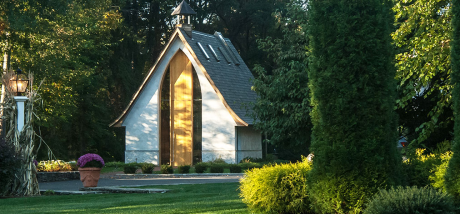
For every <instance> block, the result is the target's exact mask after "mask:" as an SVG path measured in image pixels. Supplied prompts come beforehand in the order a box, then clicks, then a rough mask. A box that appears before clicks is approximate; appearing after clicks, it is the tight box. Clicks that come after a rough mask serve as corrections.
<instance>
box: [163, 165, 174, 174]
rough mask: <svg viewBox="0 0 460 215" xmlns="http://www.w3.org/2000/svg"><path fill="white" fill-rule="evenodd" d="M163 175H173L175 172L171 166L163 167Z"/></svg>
mask: <svg viewBox="0 0 460 215" xmlns="http://www.w3.org/2000/svg"><path fill="white" fill-rule="evenodd" d="M161 173H162V174H173V173H174V170H173V167H172V166H171V165H161Z"/></svg>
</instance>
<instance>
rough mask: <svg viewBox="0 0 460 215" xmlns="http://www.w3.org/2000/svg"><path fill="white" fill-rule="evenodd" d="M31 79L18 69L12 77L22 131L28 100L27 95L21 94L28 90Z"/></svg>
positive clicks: (12, 89)
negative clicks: (25, 104) (25, 105)
mask: <svg viewBox="0 0 460 215" xmlns="http://www.w3.org/2000/svg"><path fill="white" fill-rule="evenodd" d="M28 84H29V80H28V79H27V76H26V75H24V74H22V70H20V69H17V70H16V75H13V78H11V79H10V83H9V85H10V89H11V91H12V92H13V93H14V94H15V95H16V96H15V97H14V100H15V101H16V106H17V108H18V118H17V124H18V131H19V132H21V131H22V129H23V128H24V102H25V101H27V99H28V98H27V96H21V95H22V93H25V92H26V89H27V85H28Z"/></svg>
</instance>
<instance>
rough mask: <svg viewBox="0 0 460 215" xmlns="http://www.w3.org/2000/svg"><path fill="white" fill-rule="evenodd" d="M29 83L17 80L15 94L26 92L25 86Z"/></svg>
mask: <svg viewBox="0 0 460 215" xmlns="http://www.w3.org/2000/svg"><path fill="white" fill-rule="evenodd" d="M28 83H29V81H27V80H18V84H17V90H18V91H17V92H19V93H24V92H26V89H27V84H28Z"/></svg>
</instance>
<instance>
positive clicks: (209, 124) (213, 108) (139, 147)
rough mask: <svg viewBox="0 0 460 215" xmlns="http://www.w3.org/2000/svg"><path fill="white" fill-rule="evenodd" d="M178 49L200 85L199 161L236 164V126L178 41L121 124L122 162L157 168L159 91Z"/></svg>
mask: <svg viewBox="0 0 460 215" xmlns="http://www.w3.org/2000/svg"><path fill="white" fill-rule="evenodd" d="M179 49H181V50H183V51H184V53H185V55H186V56H187V57H188V58H189V60H190V61H191V62H192V65H193V66H194V68H195V70H196V73H197V76H198V79H199V81H200V85H201V93H202V104H203V107H202V160H203V161H210V160H213V159H216V158H219V157H221V158H223V159H225V160H226V161H227V162H228V163H235V162H236V146H235V142H236V141H235V126H236V123H235V121H234V120H233V118H232V117H231V115H230V113H229V112H228V111H227V108H226V107H225V106H224V104H223V103H222V102H221V100H220V99H219V97H218V96H217V93H216V92H215V91H214V89H213V87H212V86H211V84H210V83H209V81H208V80H207V79H206V77H205V75H204V74H203V72H202V71H201V69H200V67H199V66H198V64H197V62H196V61H195V60H194V59H193V57H192V55H191V54H190V52H189V51H188V50H187V49H186V48H185V46H184V44H183V43H182V41H180V39H176V40H174V41H173V42H172V43H171V46H170V49H169V50H168V51H167V53H165V55H164V57H163V60H162V61H161V62H159V63H158V64H157V68H156V69H155V70H156V71H155V72H154V73H153V74H152V76H151V78H150V80H149V81H148V82H147V83H146V85H145V88H144V90H143V91H142V93H141V94H140V95H139V96H138V98H137V100H136V102H135V103H134V104H133V106H132V108H131V110H130V111H129V113H128V115H127V116H126V118H125V120H124V122H123V124H122V126H125V127H126V151H125V162H126V163H130V162H149V163H154V164H156V165H158V164H159V160H160V157H159V156H160V155H159V137H160V134H159V125H160V123H159V114H160V112H159V105H158V101H159V98H158V97H159V87H160V82H161V79H162V77H163V74H164V72H165V70H166V68H167V66H168V64H169V61H170V60H171V58H172V57H173V56H174V54H175V53H176V52H177V51H178V50H179Z"/></svg>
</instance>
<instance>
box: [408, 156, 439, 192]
mask: <svg viewBox="0 0 460 215" xmlns="http://www.w3.org/2000/svg"><path fill="white" fill-rule="evenodd" d="M425 151H426V149H417V150H416V152H415V154H414V155H413V156H411V157H409V158H408V159H407V160H405V161H404V162H403V173H404V175H405V178H406V179H407V182H408V185H409V186H417V187H425V186H428V185H430V179H429V178H430V175H431V171H432V170H433V169H434V168H436V167H437V166H439V165H440V164H441V162H442V161H441V156H440V154H433V153H428V154H427V153H425Z"/></svg>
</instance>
